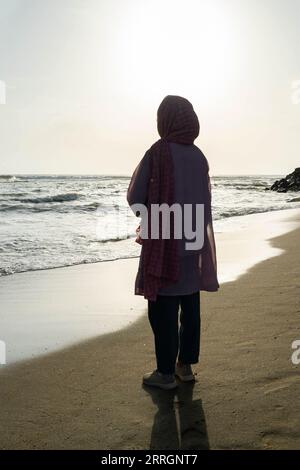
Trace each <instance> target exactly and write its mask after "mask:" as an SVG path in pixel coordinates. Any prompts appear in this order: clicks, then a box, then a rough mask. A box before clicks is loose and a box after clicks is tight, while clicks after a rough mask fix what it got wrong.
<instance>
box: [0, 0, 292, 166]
mask: <svg viewBox="0 0 300 470" xmlns="http://www.w3.org/2000/svg"><path fill="white" fill-rule="evenodd" d="M0 80H1V81H2V83H0V101H2V104H0V173H4V174H14V173H85V174H94V173H99V174H130V173H131V172H132V170H133V169H134V167H135V166H136V164H137V163H138V161H139V160H140V158H141V157H142V156H143V155H144V153H145V151H146V149H147V148H149V147H150V145H151V144H152V143H153V142H154V141H155V140H157V139H158V138H159V136H158V134H157V131H156V110H157V107H158V105H159V103H160V101H161V100H162V99H163V97H164V96H165V95H167V94H178V95H182V96H185V97H186V98H188V99H189V100H190V101H191V102H192V103H193V105H194V108H195V110H196V112H197V114H198V116H199V120H200V125H201V131H200V136H199V138H198V139H197V140H196V142H195V143H196V144H197V145H198V146H199V147H200V148H201V149H202V150H203V151H204V153H205V154H206V156H207V158H208V160H209V162H210V166H211V173H212V174H215V175H216V174H237V173H238V174H248V173H250V174H255V173H269V174H279V173H287V172H290V171H291V170H292V169H293V168H294V167H296V166H300V148H299V140H300V0H185V1H184V2H183V1H182V0H180V1H178V0H0ZM4 83H5V88H6V96H5V98H6V101H5V103H4ZM293 87H294V88H293Z"/></svg>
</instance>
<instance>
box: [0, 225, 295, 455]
mask: <svg viewBox="0 0 300 470" xmlns="http://www.w3.org/2000/svg"><path fill="white" fill-rule="evenodd" d="M298 219H299V217H298ZM299 239H300V229H296V230H293V231H292V232H290V233H287V234H285V235H283V236H280V237H277V238H275V239H273V240H272V245H273V247H274V248H276V249H279V250H281V252H280V253H281V254H280V255H278V256H276V257H273V258H269V259H267V260H264V261H262V262H260V263H259V264H257V265H256V266H254V267H253V268H251V269H250V270H249V271H248V272H246V273H245V274H244V275H242V276H241V277H240V278H239V279H238V280H235V281H233V282H228V283H226V284H224V285H223V286H222V288H221V290H220V292H219V293H217V294H208V293H204V294H202V306H201V309H202V344H201V362H200V363H199V364H198V365H197V366H196V368H195V369H196V372H197V381H196V383H195V385H187V384H180V385H179V388H178V390H177V391H175V392H167V393H166V392H162V391H158V390H155V389H154V390H152V389H146V388H143V387H142V386H141V376H142V374H143V373H144V372H145V371H148V370H152V369H153V368H154V366H155V360H154V351H153V338H152V333H151V330H150V327H149V325H148V321H147V318H146V316H145V315H143V316H142V317H141V318H140V319H139V320H137V321H136V322H134V323H133V324H132V325H131V326H129V327H127V328H124V329H122V330H120V331H118V332H115V333H109V334H106V335H104V336H100V337H99V338H94V339H91V340H89V341H86V342H83V343H80V344H77V345H76V346H72V347H69V348H66V349H64V350H62V351H58V352H54V353H51V354H49V355H46V356H43V357H37V358H35V359H32V360H28V361H25V362H22V363H20V364H16V365H15V366H11V367H2V368H1V369H0V396H1V409H0V448H1V449H13V448H18V449H54V448H57V449H76V448H80V449H149V448H151V449H177V448H182V449H208V448H210V449H279V448H281V449H300V428H299V422H300V400H299V392H300V365H298V366H297V365H293V364H292V362H291V355H292V352H293V351H292V349H291V344H292V342H293V341H294V340H296V339H300V253H299ZM115 295H116V297H117V293H116V294H115ZM129 295H130V293H129Z"/></svg>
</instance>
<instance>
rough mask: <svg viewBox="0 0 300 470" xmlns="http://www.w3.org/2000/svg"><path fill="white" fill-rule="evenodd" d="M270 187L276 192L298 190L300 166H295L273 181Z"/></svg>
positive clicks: (299, 188) (299, 186)
mask: <svg viewBox="0 0 300 470" xmlns="http://www.w3.org/2000/svg"><path fill="white" fill-rule="evenodd" d="M270 189H271V190H272V191H277V192H278V193H287V192H288V191H300V168H296V169H295V171H293V173H291V174H290V175H287V176H286V177H285V178H282V179H281V180H277V181H275V183H274V184H272V186H271V188H270Z"/></svg>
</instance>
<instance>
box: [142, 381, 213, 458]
mask: <svg viewBox="0 0 300 470" xmlns="http://www.w3.org/2000/svg"><path fill="white" fill-rule="evenodd" d="M194 386H195V384H194V383H186V384H183V383H180V384H179V387H178V388H177V389H175V390H170V391H163V390H159V389H155V388H151V387H147V386H143V389H144V390H145V391H146V392H147V393H149V395H150V396H151V398H152V401H153V403H154V404H155V405H157V407H158V410H157V413H156V414H155V416H154V422H153V427H152V433H151V442H150V449H155V450H166V449H172V450H175V449H187V450H192V449H194V450H207V449H209V441H208V435H207V429H206V422H205V415H204V411H203V407H202V401H201V400H200V399H197V400H194V401H193V391H194Z"/></svg>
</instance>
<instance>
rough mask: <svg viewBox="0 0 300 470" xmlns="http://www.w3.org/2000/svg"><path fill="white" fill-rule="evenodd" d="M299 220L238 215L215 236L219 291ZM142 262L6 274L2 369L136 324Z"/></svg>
mask: <svg viewBox="0 0 300 470" xmlns="http://www.w3.org/2000/svg"><path fill="white" fill-rule="evenodd" d="M291 211H292V212H291ZM299 214H300V210H298V209H288V210H283V211H274V212H269V213H260V214H252V215H247V216H239V217H236V218H235V227H234V230H232V229H227V231H226V230H224V231H223V232H222V233H216V239H217V253H218V264H219V280H220V284H221V286H223V285H225V283H227V282H231V281H235V280H238V279H239V278H240V276H242V275H243V274H245V273H246V272H247V271H248V270H249V269H251V268H252V267H253V266H255V265H256V264H257V263H259V262H261V261H263V260H264V259H269V258H272V257H273V256H278V255H280V253H281V251H280V249H278V248H274V247H272V243H270V239H272V238H273V237H274V236H279V235H280V234H282V233H286V232H288V231H290V230H293V228H295V227H296V226H297V225H298V224H299V222H295V221H294V220H295V218H297V217H298V215H299ZM299 218H300V217H298V218H297V220H299ZM263 223H264V224H265V225H264V227H261V225H262V224H263ZM258 226H259V227H258ZM133 243H134V241H133ZM137 264H138V258H126V259H119V260H114V261H107V262H104V263H102V262H100V263H92V264H83V265H74V266H66V267H59V268H53V269H49V270H48V269H45V270H38V271H28V272H24V273H15V274H14V275H9V276H2V277H1V278H0V303H1V310H2V314H1V317H0V331H1V337H0V339H1V340H3V341H5V342H6V348H7V365H6V366H5V367H6V368H7V367H9V366H12V365H13V364H15V363H18V362H19V361H28V360H30V359H32V358H33V357H38V356H42V355H46V354H49V353H52V352H53V351H58V350H61V349H64V348H66V347H68V346H71V345H72V344H76V343H80V342H82V341H86V340H88V339H90V338H94V337H98V336H101V335H105V334H108V333H111V332H115V331H118V330H120V329H122V328H126V327H128V326H130V325H132V324H133V323H134V322H136V321H137V320H138V319H139V318H141V317H142V316H143V315H144V314H145V312H146V307H147V304H146V302H145V300H144V299H143V297H140V296H134V295H133V286H134V280H135V275H136V271H137ZM114 286H117V288H118V295H117V296H116V295H115V292H114ZM2 368H3V366H2V367H1V368H0V374H1V372H2V371H1V369H2Z"/></svg>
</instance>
